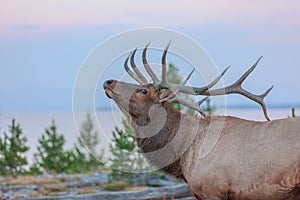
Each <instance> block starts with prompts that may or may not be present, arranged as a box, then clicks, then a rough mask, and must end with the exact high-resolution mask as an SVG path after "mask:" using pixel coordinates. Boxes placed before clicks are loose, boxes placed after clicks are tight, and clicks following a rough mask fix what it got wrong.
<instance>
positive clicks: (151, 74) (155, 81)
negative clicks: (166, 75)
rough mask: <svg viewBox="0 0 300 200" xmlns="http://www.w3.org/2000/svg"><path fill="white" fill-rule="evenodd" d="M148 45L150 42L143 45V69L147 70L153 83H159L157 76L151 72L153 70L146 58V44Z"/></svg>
mask: <svg viewBox="0 0 300 200" xmlns="http://www.w3.org/2000/svg"><path fill="white" fill-rule="evenodd" d="M149 45H150V42H149V43H148V44H147V45H146V46H145V48H144V50H143V56H142V57H143V64H144V67H145V70H146V71H147V73H148V74H149V76H150V77H151V78H152V80H153V82H154V83H159V81H160V80H159V79H158V78H157V76H156V75H155V73H154V72H153V70H152V69H151V67H150V65H149V64H148V61H147V58H146V53H147V49H148V46H149Z"/></svg>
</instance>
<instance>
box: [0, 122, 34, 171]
mask: <svg viewBox="0 0 300 200" xmlns="http://www.w3.org/2000/svg"><path fill="white" fill-rule="evenodd" d="M26 142H27V138H26V137H25V136H23V132H22V129H21V127H20V125H19V124H16V123H15V119H12V124H11V125H10V126H9V134H7V133H4V138H0V173H1V175H11V176H14V177H16V176H17V175H19V174H23V173H24V172H25V169H24V166H25V165H27V159H26V157H25V155H24V154H25V153H26V152H27V151H28V150H29V147H28V146H27V145H26Z"/></svg>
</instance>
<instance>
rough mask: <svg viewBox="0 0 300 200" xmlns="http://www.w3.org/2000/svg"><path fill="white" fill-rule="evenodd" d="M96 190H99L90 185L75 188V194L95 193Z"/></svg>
mask: <svg viewBox="0 0 300 200" xmlns="http://www.w3.org/2000/svg"><path fill="white" fill-rule="evenodd" d="M97 192H99V190H97V189H95V188H92V187H86V188H80V189H78V190H77V194H96V193H97Z"/></svg>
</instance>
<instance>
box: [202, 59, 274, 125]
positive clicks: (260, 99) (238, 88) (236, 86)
mask: <svg viewBox="0 0 300 200" xmlns="http://www.w3.org/2000/svg"><path fill="white" fill-rule="evenodd" d="M261 58H262V57H260V58H259V59H258V60H257V61H256V62H255V63H254V65H253V66H252V67H251V68H250V69H249V70H248V71H246V72H245V73H244V74H243V75H242V76H241V77H240V78H239V79H238V80H237V81H236V82H235V83H233V84H232V85H230V86H227V87H225V88H220V89H215V90H208V91H206V92H204V93H203V94H202V95H207V96H218V95H225V94H234V93H235V94H240V95H243V96H245V97H247V98H249V99H251V100H252V101H254V102H256V103H258V104H259V105H261V107H262V109H263V112H264V115H265V118H266V119H267V120H268V121H270V118H269V116H268V114H267V108H266V105H265V103H264V98H265V97H266V96H267V95H268V94H269V92H270V91H271V90H272V88H273V86H272V87H270V88H269V89H268V90H267V91H266V92H264V93H263V94H261V95H255V94H252V93H250V92H248V91H247V90H245V89H244V88H242V83H243V82H244V81H245V79H246V78H247V77H248V76H249V74H250V73H251V72H252V71H253V70H254V69H255V67H256V66H257V64H258V62H259V61H260V59H261Z"/></svg>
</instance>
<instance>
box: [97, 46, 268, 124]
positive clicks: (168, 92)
mask: <svg viewBox="0 0 300 200" xmlns="http://www.w3.org/2000/svg"><path fill="white" fill-rule="evenodd" d="M169 45H170V43H169V44H168V45H167V47H166V48H165V50H164V52H163V55H162V59H161V66H162V75H161V79H159V78H158V77H157V76H156V74H155V73H154V72H153V70H152V69H151V67H150V65H149V64H148V62H147V58H146V53H147V48H148V46H149V44H147V45H146V46H145V48H144V50H143V53H142V60H143V65H144V68H145V70H146V72H147V73H148V75H149V76H150V77H151V79H152V83H149V82H148V81H147V79H146V78H145V77H144V75H143V74H142V73H141V72H140V71H139V69H138V68H137V66H136V64H135V62H134V56H135V53H136V51H137V49H135V50H134V51H133V52H131V53H130V54H129V55H128V57H127V58H126V60H125V63H124V67H125V70H126V72H127V73H128V74H129V75H130V76H131V77H132V78H133V79H134V80H136V81H137V82H138V83H139V84H140V85H136V84H130V83H125V82H121V81H116V80H108V81H105V82H104V84H103V87H104V90H105V92H106V95H107V96H108V97H109V98H112V99H113V100H114V101H115V102H116V104H117V105H118V106H119V108H120V109H121V110H122V111H123V113H124V114H125V115H127V114H129V115H130V116H133V117H138V116H147V113H148V111H149V109H150V108H151V107H152V106H153V105H158V106H163V107H165V106H168V103H171V102H177V103H180V104H182V105H184V106H187V107H189V108H191V109H194V110H196V111H198V112H199V113H200V114H201V115H202V116H205V113H204V112H203V111H202V110H201V109H200V105H201V103H203V102H204V101H205V100H206V99H207V98H208V97H209V96H218V95H226V94H240V95H243V96H245V97H247V98H249V99H251V100H252V101H254V102H256V103H258V104H260V105H261V107H262V110H263V112H264V115H265V118H266V119H267V120H270V118H269V117H268V114H267V109H266V106H265V103H264V98H265V97H266V96H267V94H268V93H269V92H270V91H271V89H272V88H273V86H272V87H271V88H269V89H268V90H267V91H266V92H264V93H263V94H261V95H256V94H252V93H250V92H248V91H247V90H245V89H244V88H242V83H243V82H244V80H245V79H246V78H247V77H248V76H249V74H250V73H251V72H252V71H253V70H254V69H255V67H256V66H257V64H258V62H259V61H260V59H261V58H262V57H260V58H259V59H258V60H257V61H256V62H255V63H254V65H253V66H252V67H251V68H250V69H249V70H248V71H246V72H245V73H244V74H243V75H242V76H241V77H240V78H239V79H238V80H237V81H236V82H234V83H233V84H231V85H229V86H227V87H224V88H219V89H211V88H212V87H213V86H214V85H215V84H216V83H217V82H218V81H219V80H220V79H221V78H222V77H223V75H224V74H225V72H226V71H227V70H228V68H229V67H228V68H226V69H225V70H224V71H223V72H222V73H221V74H220V75H219V76H218V77H216V78H215V79H214V80H213V81H212V82H211V83H209V84H208V85H206V86H204V87H189V86H185V84H186V83H187V81H188V80H189V78H190V77H191V75H192V73H193V72H194V70H195V69H193V70H192V71H191V73H190V74H189V75H188V76H187V78H186V79H185V80H184V82H183V83H182V84H181V85H174V84H171V83H168V82H167V76H166V71H167V64H166V55H167V52H168V48H169ZM129 59H130V64H131V67H132V69H133V71H132V70H131V69H130V68H129V67H128V61H129ZM179 93H186V94H190V95H202V96H206V97H205V98H203V99H201V100H200V101H198V102H190V101H188V100H186V99H183V98H180V96H179V95H178V94H179Z"/></svg>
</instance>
